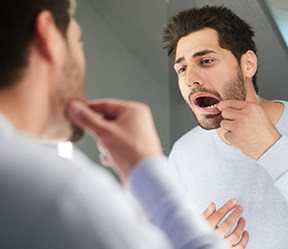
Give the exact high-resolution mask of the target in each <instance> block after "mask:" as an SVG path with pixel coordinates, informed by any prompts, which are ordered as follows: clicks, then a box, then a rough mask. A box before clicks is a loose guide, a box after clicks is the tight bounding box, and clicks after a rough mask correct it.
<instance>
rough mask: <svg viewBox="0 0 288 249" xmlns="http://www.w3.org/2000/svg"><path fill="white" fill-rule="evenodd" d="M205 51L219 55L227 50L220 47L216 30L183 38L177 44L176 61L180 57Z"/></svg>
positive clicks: (193, 33) (195, 33) (202, 31)
mask: <svg viewBox="0 0 288 249" xmlns="http://www.w3.org/2000/svg"><path fill="white" fill-rule="evenodd" d="M203 50H213V51H215V52H217V53H223V52H224V50H225V49H223V48H221V47H220V45H219V40H218V33H217V31H215V30H214V29H210V28H205V29H202V30H199V31H195V32H192V33H190V34H189V35H187V36H184V37H182V38H181V39H180V40H179V42H178V44H177V48H176V60H177V58H179V57H182V56H183V57H185V56H187V55H190V54H191V55H193V54H194V53H197V52H199V51H203Z"/></svg>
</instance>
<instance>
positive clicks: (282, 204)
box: [163, 6, 288, 249]
mask: <svg viewBox="0 0 288 249" xmlns="http://www.w3.org/2000/svg"><path fill="white" fill-rule="evenodd" d="M253 36H254V32H253V31H252V29H251V27H250V26H249V25H248V24H247V23H246V22H245V21H243V20H241V19H240V18H239V17H238V16H236V15H235V14H234V13H233V12H232V11H231V10H229V9H227V8H225V7H223V6H213V7H210V6H205V7H202V8H200V9H197V8H194V9H190V10H185V11H182V12H179V13H178V14H177V15H176V16H174V17H172V18H171V19H170V21H169V23H168V25H167V27H166V28H165V30H164V34H163V39H164V42H165V44H166V48H167V50H168V55H169V56H170V57H171V58H172V61H173V63H174V68H175V71H176V73H177V75H178V84H179V88H180V91H181V94H182V96H183V98H184V100H185V101H186V102H187V105H188V106H189V108H190V109H191V110H192V112H193V114H194V115H195V117H196V119H197V121H198V123H199V126H198V127H196V128H195V129H193V130H191V131H190V132H188V133H187V134H185V135H184V136H183V137H182V138H180V139H179V140H178V141H177V142H176V143H175V145H174V146H173V149H172V151H171V154H170V159H169V162H170V163H169V165H170V167H169V169H170V172H171V175H172V176H173V177H174V179H175V180H176V181H177V182H179V183H180V184H181V186H182V188H183V190H184V192H185V193H186V194H187V195H188V197H190V198H191V200H193V205H196V206H197V208H198V211H199V212H200V211H201V210H203V209H204V208H205V207H206V206H207V205H208V204H209V202H210V201H214V202H215V204H216V206H219V205H221V204H222V203H224V202H225V201H226V200H227V199H230V198H237V199H238V200H239V201H240V202H241V204H242V205H243V207H244V210H245V211H244V217H245V218H246V220H247V228H248V230H249V232H250V234H251V241H250V244H249V245H250V246H249V248H254V249H259V248H261V249H266V248H267V249H268V248H279V249H281V248H283V249H284V248H288V241H287V239H286V237H287V234H288V226H287V224H288V204H287V200H286V199H287V198H288V194H287V193H288V179H287V176H288V173H287V172H288V170H287V169H288V168H287V157H288V153H287V149H288V138H287V136H286V134H287V132H288V126H287V117H288V103H287V102H285V101H268V100H265V99H261V98H260V97H259V96H258V95H257V93H258V87H257V83H256V72H257V55H256V47H255V43H254V41H253V39H252V38H253ZM285 198H286V199H285ZM214 210H215V205H214ZM214 227H215V229H218V228H217V226H215V225H214Z"/></svg>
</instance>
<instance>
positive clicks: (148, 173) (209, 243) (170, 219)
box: [130, 157, 225, 249]
mask: <svg viewBox="0 0 288 249" xmlns="http://www.w3.org/2000/svg"><path fill="white" fill-rule="evenodd" d="M166 168H167V159H166V158H165V157H157V158H150V159H146V160H143V161H142V162H140V164H139V165H138V166H137V167H136V168H135V169H134V171H133V172H132V173H131V175H130V185H131V189H132V192H133V194H134V195H135V197H136V199H137V200H138V201H139V203H140V204H141V206H142V208H143V210H144V212H145V213H146V215H147V216H148V217H149V219H150V220H151V221H152V222H153V223H154V224H156V225H157V226H158V227H159V228H160V229H161V230H163V231H164V232H165V234H166V235H167V237H168V238H169V240H170V242H171V244H172V245H173V246H174V248H181V249H184V248H185V249H187V248H202V249H204V248H205V249H212V248H215V249H216V248H225V245H223V244H222V243H224V242H222V241H221V240H220V238H218V236H217V235H216V234H214V233H213V231H212V230H211V229H210V228H209V227H208V225H207V224H206V223H204V221H202V220H201V219H200V217H199V216H198V215H196V214H195V212H193V210H192V209H191V208H190V207H188V205H185V203H184V201H183V200H182V198H181V197H180V194H179V193H177V191H176V190H175V189H174V187H173V186H171V181H170V180H169V177H168V175H167V174H166V173H165V170H166Z"/></svg>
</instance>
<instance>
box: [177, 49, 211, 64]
mask: <svg viewBox="0 0 288 249" xmlns="http://www.w3.org/2000/svg"><path fill="white" fill-rule="evenodd" d="M210 53H213V54H217V53H216V52H215V51H213V50H209V49H205V50H203V51H200V52H197V53H195V54H193V56H192V57H193V58H197V57H200V56H203V55H206V54H210ZM183 60H185V58H184V57H183V56H182V57H180V58H178V59H177V60H176V61H175V63H174V65H175V64H178V63H180V62H182V61H183Z"/></svg>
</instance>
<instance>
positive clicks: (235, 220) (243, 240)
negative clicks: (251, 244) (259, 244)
mask: <svg viewBox="0 0 288 249" xmlns="http://www.w3.org/2000/svg"><path fill="white" fill-rule="evenodd" d="M232 210H233V211H232ZM230 211H232V212H231V213H230V214H229V216H228V217H226V218H224V217H225V216H226V215H227V214H228V213H229V212H230ZM242 213H243V208H242V206H241V205H238V202H237V201H236V200H235V199H232V200H229V201H228V202H226V203H225V204H224V205H223V206H222V207H221V208H220V209H218V210H216V206H215V204H214V203H211V204H210V205H209V206H208V208H207V209H206V210H205V211H204V212H203V216H204V217H205V218H206V219H207V221H208V222H209V224H210V225H211V227H212V229H214V230H215V231H216V232H218V233H219V235H220V236H221V237H223V238H224V240H225V241H226V242H227V243H228V245H229V247H231V248H233V249H244V248H246V245H247V243H248V241H249V234H248V232H247V231H244V228H245V224H246V221H245V219H244V218H242V217H241V218H240V216H241V214H242ZM223 218H224V220H223ZM222 221H223V222H222ZM235 224H236V227H235V228H234V229H233V230H232V231H231V229H232V228H233V227H234V226H235Z"/></svg>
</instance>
